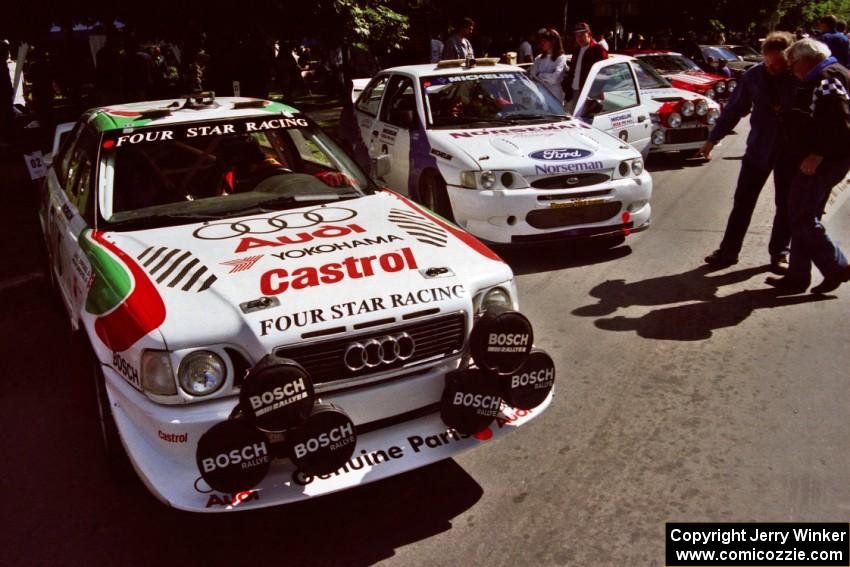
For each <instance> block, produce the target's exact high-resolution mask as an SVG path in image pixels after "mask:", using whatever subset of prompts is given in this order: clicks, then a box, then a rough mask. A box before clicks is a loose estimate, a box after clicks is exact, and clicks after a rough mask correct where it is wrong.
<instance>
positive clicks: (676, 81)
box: [623, 50, 738, 107]
mask: <svg viewBox="0 0 850 567" xmlns="http://www.w3.org/2000/svg"><path fill="white" fill-rule="evenodd" d="M623 53H625V54H627V55H631V56H633V57H636V58H638V59H640V60H641V61H646V62H647V63H649V64H650V65H652V67H654V68H655V70H656V71H658V72H659V73H661V75H662V76H663V77H664V78H665V79H667V80H668V81H670V84H672V85H673V86H674V87H676V88H678V89H683V90H686V91H692V92H695V93H698V94H701V95H703V96H706V97H708V98H710V99H714V100H716V101H717V102H718V103H720V106H721V107H722V106H723V105H725V104H726V102H727V101H728V100H729V96H730V95H731V94H732V91H734V90H735V88H736V87H737V86H738V81H737V80H736V79H727V78H726V77H721V76H720V75H714V74H711V73H706V72H705V71H703V70H702V68H700V66H699V65H697V64H696V63H694V62H693V61H692V60H691V59H688V58H687V57H685V56H684V55H682V54H681V53H677V52H675V51H665V50H640V51H638V50H628V51H624V52H623Z"/></svg>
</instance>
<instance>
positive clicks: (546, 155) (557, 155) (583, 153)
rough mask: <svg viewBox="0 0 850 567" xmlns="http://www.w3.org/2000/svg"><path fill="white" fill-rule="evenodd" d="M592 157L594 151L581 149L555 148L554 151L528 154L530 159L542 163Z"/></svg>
mask: <svg viewBox="0 0 850 567" xmlns="http://www.w3.org/2000/svg"><path fill="white" fill-rule="evenodd" d="M592 155H593V152H592V151H590V150H582V149H580V148H555V149H552V150H540V151H536V152H534V153H531V154H528V157H530V158H531V159H538V160H541V161H569V160H573V159H582V158H586V157H590V156H592Z"/></svg>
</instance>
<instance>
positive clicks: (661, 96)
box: [644, 87, 720, 112]
mask: <svg viewBox="0 0 850 567" xmlns="http://www.w3.org/2000/svg"><path fill="white" fill-rule="evenodd" d="M645 92H646V93H648V94H649V97H645V98H644V101H645V102H646V104H647V106H649V110H650V112H655V111H656V110H658V109H659V108H661V106H663V105H664V104H665V103H667V102H672V101H675V100H676V99H683V100H691V101H697V100H705V101H706V102H708V106H709V108H718V109H719V108H720V105H718V104H717V103H716V102H715V101H713V100H712V99H710V98H708V97H707V96H703V95H701V94H699V93H697V92H694V91H691V90H686V89H677V88H675V87H674V88H665V89H652V90H647V91H645Z"/></svg>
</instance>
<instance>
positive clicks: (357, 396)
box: [103, 366, 552, 512]
mask: <svg viewBox="0 0 850 567" xmlns="http://www.w3.org/2000/svg"><path fill="white" fill-rule="evenodd" d="M103 370H104V374H105V378H106V385H107V392H108V395H109V399H110V403H111V406H112V413H113V415H114V417H115V421H116V424H117V426H118V429H119V431H120V434H121V437H122V439H123V441H124V444H125V448H126V449H127V454H128V456H129V458H130V461H131V462H132V464H133V466H134V468H135V469H136V471H137V473H138V475H139V477H140V478H141V479H142V481H143V482H144V484H145V485H146V486H147V488H148V489H149V490H150V491H151V493H153V494H154V495H155V496H156V497H157V498H158V499H160V500H161V501H163V502H164V503H165V504H167V505H169V506H172V507H174V508H178V509H180V510H186V511H192V512H221V511H232V510H245V509H253V508H263V507H268V506H277V505H281V504H287V503H291V502H296V501H299V500H305V499H307V498H311V497H315V496H321V495H324V494H330V493H332V492H337V491H340V490H344V489H347V488H351V487H355V486H359V485H361V484H366V483H369V482H373V481H376V480H380V479H383V478H387V477H390V476H394V475H397V474H400V473H403V472H405V471H409V470H412V469H416V468H419V467H422V466H425V465H428V464H431V463H434V462H436V461H439V460H442V459H445V458H448V457H451V456H452V455H456V454H458V453H461V452H463V451H466V450H468V449H471V448H473V447H476V446H477V445H480V444H482V443H485V442H487V441H488V440H490V439H494V438H497V437H501V436H502V435H505V434H506V433H509V432H511V431H513V430H514V429H515V428H517V427H519V426H521V425H524V424H525V423H527V422H529V421H530V420H531V419H533V418H535V417H537V416H538V415H539V414H540V413H542V412H543V411H544V410H545V409H546V408H547V407H548V405H549V404H550V403H551V401H552V393H550V394H549V396H548V397H547V398H546V400H545V401H544V402H543V403H542V404H540V405H539V406H537V407H536V408H534V409H533V410H517V409H514V408H510V407H507V406H503V408H502V412H501V415H500V417H499V418H497V419H496V421H494V422H493V423H492V424H491V425H490V427H489V428H488V429H485V430H484V431H482V432H481V433H479V434H476V435H474V436H467V435H461V434H459V433H457V432H456V431H454V430H452V429H450V428H448V427H447V426H446V425H445V423H443V421H442V419H441V418H440V414H439V410H438V409H433V412H432V411H430V409H432V408H431V407H430V406H428V407H426V408H425V411H421V410H422V403H423V402H422V401H423V400H425V403H426V404H427V402H428V401H434V400H439V397H440V393H441V392H442V389H443V387H444V385H445V372H446V368H445V367H444V366H438V367H435V368H432V369H430V370H429V371H427V372H424V373H422V374H419V375H416V376H411V377H407V378H405V379H403V380H396V381H393V382H389V383H385V384H380V385H377V386H374V387H370V388H363V389H359V390H353V391H349V392H343V393H340V394H336V395H330V396H328V397H327V398H325V399H326V400H327V401H330V402H332V403H334V404H338V405H339V406H340V407H343V408H345V409H346V411H347V412H348V413H349V414H350V415H351V417H352V419H353V420H354V422H355V423H356V424H357V427H358V436H357V446H356V449H355V451H354V455H353V456H352V458H351V459H350V460H349V462H348V464H346V465H345V466H344V467H342V468H341V469H339V470H338V471H336V472H335V473H332V474H330V475H322V476H321V477H315V478H313V477H304V476H303V475H302V474H301V473H300V472H299V471H297V470H296V469H295V467H294V466H293V464H292V463H291V461H289V460H288V459H286V458H276V459H275V460H274V461H273V463H272V466H271V470H270V471H269V473H268V475H267V476H266V477H265V478H264V479H263V480H262V482H261V483H260V484H259V485H257V486H256V487H254V488H253V489H251V490H247V491H244V492H241V493H238V494H224V493H220V492H217V491H214V490H211V489H210V488H209V486H207V485H206V483H205V482H204V480H203V479H201V477H200V474H199V471H198V468H197V466H196V463H195V451H196V448H197V443H198V440H199V439H200V437H201V435H203V433H204V432H206V431H207V430H208V429H209V428H210V427H212V426H213V425H214V424H216V423H220V422H222V421H224V420H226V419H228V416H229V415H230V414H231V412H232V411H233V409H234V407H235V406H236V399H234V398H228V399H220V400H214V401H210V402H208V403H201V404H193V405H190V406H162V405H158V404H154V403H152V402H150V401H149V400H148V399H147V398H146V397H145V396H144V395H142V394H141V393H139V392H138V391H136V390H134V389H133V388H132V387H131V386H129V385H128V384H127V383H126V382H125V381H124V380H123V379H122V378H121V377H119V376H118V375H117V374H115V372H114V371H112V370H111V369H110V368H109V367H104V368H103ZM417 400H418V401H419V402H418V405H417ZM375 408H379V409H380V410H381V411H383V412H385V414H387V415H390V414H391V415H395V416H404V417H407V419H406V420H404V421H402V420H400V419H392V418H388V417H383V418H382V417H381V416H380V415H377V416H375V415H374V410H375ZM369 410H371V411H369ZM367 413H368V414H372V417H373V419H370V420H369V422H368V423H365V422H364V420H365V419H366V418H365V416H366V415H367ZM374 417H377V418H378V419H377V420H376V419H374ZM361 427H362V430H363V432H362V433H361V432H360V430H361Z"/></svg>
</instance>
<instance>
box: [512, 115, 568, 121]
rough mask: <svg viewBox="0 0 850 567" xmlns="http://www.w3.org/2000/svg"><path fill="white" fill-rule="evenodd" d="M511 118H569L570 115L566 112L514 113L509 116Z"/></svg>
mask: <svg viewBox="0 0 850 567" xmlns="http://www.w3.org/2000/svg"><path fill="white" fill-rule="evenodd" d="M508 118H509V119H510V120H550V119H557V120H567V119H568V118H569V116H567V115H566V114H545V113H540V114H512V115H511V116H509V117H508Z"/></svg>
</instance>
